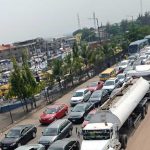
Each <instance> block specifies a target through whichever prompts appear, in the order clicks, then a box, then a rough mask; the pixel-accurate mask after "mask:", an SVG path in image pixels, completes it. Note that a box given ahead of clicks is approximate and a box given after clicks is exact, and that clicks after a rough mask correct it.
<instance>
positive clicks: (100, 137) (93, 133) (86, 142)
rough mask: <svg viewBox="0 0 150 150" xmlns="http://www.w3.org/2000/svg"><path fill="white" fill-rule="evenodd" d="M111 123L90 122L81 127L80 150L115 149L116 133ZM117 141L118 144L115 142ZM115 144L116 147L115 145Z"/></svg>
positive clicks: (118, 145)
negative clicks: (81, 139)
mask: <svg viewBox="0 0 150 150" xmlns="http://www.w3.org/2000/svg"><path fill="white" fill-rule="evenodd" d="M114 128H115V127H114V126H113V124H112V123H90V124H87V126H86V127H85V128H84V129H83V132H82V133H83V141H82V145H81V150H91V149H92V150H117V149H119V148H120V143H119V141H118V138H117V137H118V133H117V132H116V130H114ZM116 143H118V144H116ZM116 146H117V147H116Z"/></svg>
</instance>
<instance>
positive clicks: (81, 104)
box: [75, 102, 90, 107]
mask: <svg viewBox="0 0 150 150" xmlns="http://www.w3.org/2000/svg"><path fill="white" fill-rule="evenodd" d="M87 104H90V103H89V102H85V103H79V104H77V105H76V106H84V105H85V106H86V105H87ZM76 106H75V107H76Z"/></svg>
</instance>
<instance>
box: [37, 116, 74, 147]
mask: <svg viewBox="0 0 150 150" xmlns="http://www.w3.org/2000/svg"><path fill="white" fill-rule="evenodd" d="M72 130H73V125H72V122H70V121H69V120H68V119H59V120H56V121H55V122H53V123H52V124H50V125H49V126H48V127H47V128H46V129H45V130H44V132H43V133H42V136H41V138H40V139H39V141H38V143H39V144H42V145H44V146H45V148H48V147H49V146H50V145H51V144H52V143H53V142H54V141H56V140H60V139H63V138H66V137H69V136H71V135H72Z"/></svg>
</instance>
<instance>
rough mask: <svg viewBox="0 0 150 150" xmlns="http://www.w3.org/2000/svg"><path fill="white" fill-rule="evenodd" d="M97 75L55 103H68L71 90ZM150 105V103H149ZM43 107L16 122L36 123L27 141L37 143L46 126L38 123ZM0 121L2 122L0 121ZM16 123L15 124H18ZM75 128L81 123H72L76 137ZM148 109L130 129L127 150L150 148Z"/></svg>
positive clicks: (93, 79)
mask: <svg viewBox="0 0 150 150" xmlns="http://www.w3.org/2000/svg"><path fill="white" fill-rule="evenodd" d="M97 80H98V77H94V78H92V79H90V80H89V81H87V82H85V83H83V84H82V85H80V86H78V87H77V88H75V89H74V90H73V91H71V92H69V93H68V94H66V95H64V96H63V97H61V98H60V99H59V100H57V101H56V103H66V104H68V105H69V101H70V98H71V97H72V94H73V92H74V91H75V90H76V89H79V88H83V87H86V86H87V85H88V82H91V81H97ZM149 106H150V105H149ZM43 110H44V108H43V109H41V110H39V111H38V112H35V113H33V114H32V115H31V116H30V117H29V118H27V119H25V120H23V121H21V122H20V123H18V124H29V123H31V124H36V126H37V129H38V130H37V136H36V138H35V139H33V140H31V141H30V142H29V143H30V144H31V143H37V142H38V140H39V138H40V136H41V135H42V134H41V133H42V131H43V130H44V128H46V126H43V125H40V123H39V116H40V114H41V113H42V112H43ZM0 123H2V122H0ZM18 124H17V125H18ZM76 128H78V129H79V130H81V125H74V130H73V135H72V137H77V134H76V132H75V130H76ZM7 132H8V131H6V132H4V133H2V134H1V137H0V139H1V138H3V137H4V134H5V133H7ZM78 139H80V141H82V137H78ZM149 139H150V110H149V111H148V114H147V115H146V117H145V119H144V120H143V121H141V122H140V124H139V125H138V126H137V128H136V130H134V131H132V133H131V135H130V137H129V141H128V146H127V150H149V149H150V142H149Z"/></svg>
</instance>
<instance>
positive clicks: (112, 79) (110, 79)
mask: <svg viewBox="0 0 150 150" xmlns="http://www.w3.org/2000/svg"><path fill="white" fill-rule="evenodd" d="M114 80H116V78H115V77H114V78H109V79H108V80H106V81H114Z"/></svg>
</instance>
